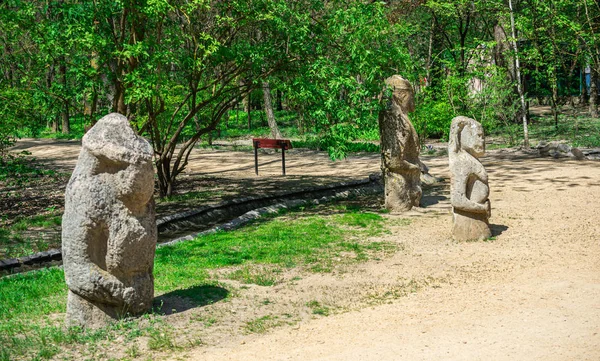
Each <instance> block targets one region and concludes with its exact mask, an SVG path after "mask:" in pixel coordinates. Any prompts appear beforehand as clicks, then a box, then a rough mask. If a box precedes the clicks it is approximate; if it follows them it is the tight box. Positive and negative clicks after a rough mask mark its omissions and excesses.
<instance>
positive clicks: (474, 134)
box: [460, 122, 485, 158]
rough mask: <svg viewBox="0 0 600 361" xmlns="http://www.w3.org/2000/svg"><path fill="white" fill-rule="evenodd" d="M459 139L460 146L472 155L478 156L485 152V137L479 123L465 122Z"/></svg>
mask: <svg viewBox="0 0 600 361" xmlns="http://www.w3.org/2000/svg"><path fill="white" fill-rule="evenodd" d="M460 141H461V145H462V148H463V149H464V150H465V151H466V152H468V153H469V154H471V155H472V156H474V157H477V158H479V157H482V156H483V155H484V154H485V138H484V135H483V127H482V126H481V124H479V123H476V122H471V123H469V124H467V125H466V126H465V127H464V128H463V130H462V132H461V134H460Z"/></svg>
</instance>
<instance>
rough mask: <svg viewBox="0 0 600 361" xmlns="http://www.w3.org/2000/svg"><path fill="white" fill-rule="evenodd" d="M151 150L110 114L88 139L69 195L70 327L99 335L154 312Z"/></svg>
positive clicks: (65, 225)
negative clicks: (113, 322)
mask: <svg viewBox="0 0 600 361" xmlns="http://www.w3.org/2000/svg"><path fill="white" fill-rule="evenodd" d="M153 191H154V170H153V168H152V147H151V146H150V144H149V143H148V142H147V141H146V140H145V139H143V138H141V137H139V136H137V135H136V134H135V133H134V131H133V130H132V129H131V127H130V125H129V122H128V120H127V118H126V117H124V116H123V115H121V114H117V113H112V114H109V115H107V116H105V117H104V118H102V119H100V120H99V121H98V123H96V125H95V126H94V127H93V128H92V129H90V131H89V132H88V133H86V134H85V136H84V137H83V141H82V149H81V153H80V154H79V159H78V160H77V166H76V167H75V170H74V171H73V174H72V176H71V179H70V181H69V184H68V185H67V189H66V192H65V213H64V216H63V222H62V251H63V260H64V269H65V278H66V281H67V286H68V288H69V295H68V301H67V319H66V321H67V324H68V325H73V326H82V327H89V328H96V327H100V326H102V325H104V324H106V322H107V321H109V320H110V319H118V318H121V317H124V316H126V315H139V314H141V313H144V312H146V311H147V310H149V309H150V308H151V306H152V300H153V298H154V278H153V275H152V270H153V264H154V252H155V249H156V235H157V231H156V223H155V211H154V201H153V198H152V194H153Z"/></svg>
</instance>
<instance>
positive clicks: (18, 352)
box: [0, 206, 395, 361]
mask: <svg viewBox="0 0 600 361" xmlns="http://www.w3.org/2000/svg"><path fill="white" fill-rule="evenodd" d="M327 213H328V214H325V215H315V214H309V213H305V212H292V213H287V214H285V215H283V216H280V217H279V218H267V219H263V220H259V221H257V222H255V223H253V224H251V225H249V226H247V227H244V228H242V229H240V230H236V231H233V232H226V233H225V232H223V233H217V234H213V235H208V236H203V237H200V238H198V239H196V240H194V241H190V242H185V243H180V244H176V245H173V246H167V247H161V248H158V249H157V252H156V259H155V272H154V274H155V293H156V295H157V296H160V295H163V294H171V295H173V294H175V295H177V296H179V297H183V298H187V299H188V300H189V301H190V302H192V303H194V304H196V305H198V306H201V305H206V304H210V303H211V302H212V301H211V297H212V296H214V295H210V294H208V295H207V294H206V292H209V293H210V292H215V290H216V289H217V287H215V286H217V285H218V286H219V289H223V288H226V287H228V286H226V285H225V284H223V283H221V282H222V281H223V280H224V279H233V280H237V281H240V282H242V283H255V284H258V285H263V286H270V285H273V284H276V283H278V282H279V274H280V273H282V272H283V271H285V269H289V268H292V267H301V268H302V269H305V270H306V271H308V272H328V271H331V270H332V269H333V268H334V267H335V266H336V262H338V263H340V262H346V263H352V262H359V261H364V260H367V259H369V256H370V255H371V254H373V253H375V252H377V253H381V252H382V251H383V252H388V253H389V252H393V251H394V250H395V245H394V244H390V243H385V242H370V241H366V239H367V238H368V237H370V236H377V235H381V234H382V233H384V232H386V219H385V218H383V217H382V216H381V215H379V214H376V213H370V212H365V211H361V210H357V209H355V208H350V209H346V208H344V207H341V208H340V207H339V206H338V208H333V209H331V212H327ZM342 254H343V255H345V256H344V257H341V258H340V255H342ZM334 259H335V260H334ZM217 269H225V270H227V269H230V270H231V271H230V272H225V273H224V274H225V276H222V278H221V279H219V278H217V277H216V276H214V274H215V272H211V271H213V270H217ZM66 295H67V287H66V285H65V282H64V274H63V271H62V269H59V268H51V269H45V270H40V271H36V272H30V273H26V274H20V275H15V276H11V277H5V278H1V279H0V320H1V321H0V361H8V360H15V359H39V360H41V359H47V358H50V357H52V356H54V355H56V354H58V353H60V352H62V351H63V348H64V347H67V346H68V345H72V344H80V345H82V344H85V345H86V347H92V346H93V345H94V344H96V343H97V342H99V341H103V340H113V339H116V338H117V337H119V338H121V339H122V338H124V339H125V341H124V342H128V341H127V340H132V339H135V338H136V337H139V336H146V337H150V340H151V342H150V344H151V345H156V347H157V348H162V347H167V348H169V347H170V346H169V345H170V344H171V346H172V343H169V342H168V340H164V339H161V337H162V338H164V337H165V336H164V335H165V332H167V331H165V330H168V328H169V326H168V324H166V322H164V317H163V316H161V311H160V310H159V309H157V310H155V312H154V313H153V314H149V315H146V316H144V317H143V318H142V319H146V320H151V322H149V323H148V322H146V323H143V324H142V323H141V321H139V320H123V321H120V322H117V323H115V324H114V325H111V326H108V327H106V328H104V329H101V330H97V331H86V332H82V331H81V330H78V329H76V328H75V329H67V328H65V327H64V326H63V323H62V321H63V319H64V316H63V315H62V313H64V312H65V305H66ZM230 295H231V293H230V292H227V291H225V294H222V295H221V296H222V297H220V298H217V299H222V298H224V297H230ZM157 307H159V306H157ZM157 330H158V331H157ZM161 335H162V336H161ZM89 345H92V346H89ZM132 347H133V346H132ZM133 351H135V350H132V352H133ZM136 352H137V351H136Z"/></svg>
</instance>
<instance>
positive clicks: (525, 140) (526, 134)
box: [508, 0, 529, 149]
mask: <svg viewBox="0 0 600 361" xmlns="http://www.w3.org/2000/svg"><path fill="white" fill-rule="evenodd" d="M508 7H509V9H510V27H511V30H512V43H513V44H512V45H513V50H514V51H515V73H516V75H517V91H518V92H519V97H520V98H521V108H522V110H523V147H524V148H525V149H529V130H528V129H527V106H526V105H525V96H524V95H523V87H522V86H521V67H520V65H519V50H518V48H517V34H516V31H515V16H514V13H513V7H512V0H508Z"/></svg>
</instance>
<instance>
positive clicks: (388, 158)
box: [379, 75, 422, 212]
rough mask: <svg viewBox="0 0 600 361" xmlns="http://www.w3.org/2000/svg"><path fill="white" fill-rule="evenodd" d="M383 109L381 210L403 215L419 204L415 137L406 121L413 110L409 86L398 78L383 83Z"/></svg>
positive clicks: (416, 142)
mask: <svg viewBox="0 0 600 361" xmlns="http://www.w3.org/2000/svg"><path fill="white" fill-rule="evenodd" d="M385 85H386V89H389V90H391V95H390V96H387V95H386V94H385V93H386V92H385V90H384V96H383V99H382V100H383V101H384V108H383V110H381V112H380V113H379V135H380V139H381V172H382V176H383V180H384V186H385V208H386V209H388V210H390V211H391V212H404V211H408V210H410V209H411V208H412V207H413V206H419V203H420V201H421V194H422V191H421V180H420V177H421V169H420V164H421V162H420V161H419V137H418V136H417V132H416V131H415V128H414V127H413V125H412V123H411V122H410V120H409V119H408V113H409V112H413V111H414V110H415V95H414V90H413V87H412V85H411V84H410V83H409V82H408V80H406V79H404V78H402V77H401V76H400V75H393V76H391V77H389V78H387V79H386V80H385Z"/></svg>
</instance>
